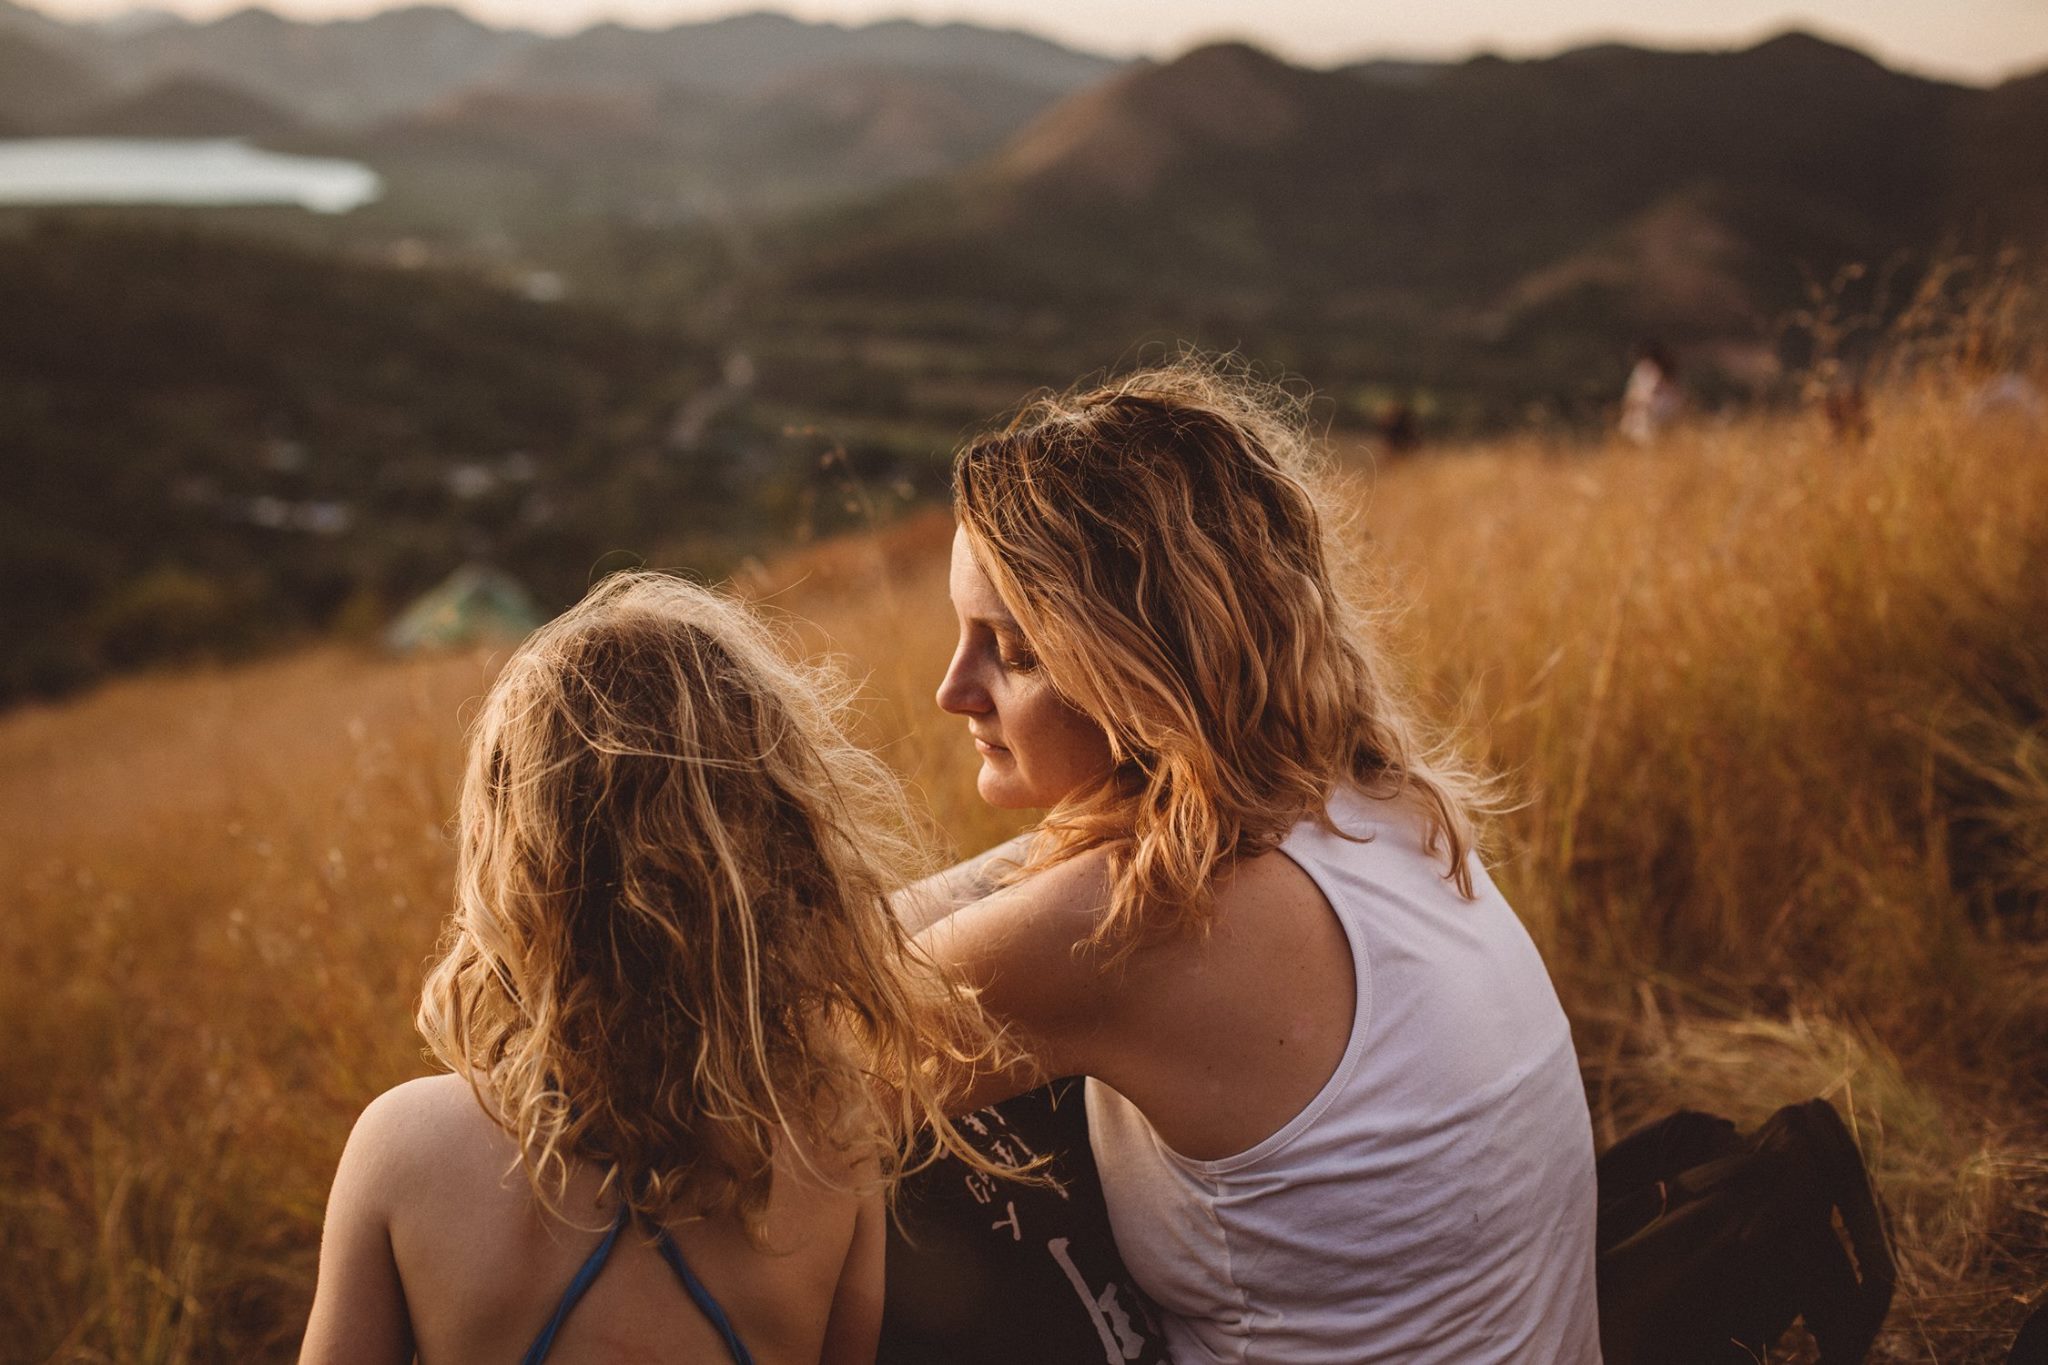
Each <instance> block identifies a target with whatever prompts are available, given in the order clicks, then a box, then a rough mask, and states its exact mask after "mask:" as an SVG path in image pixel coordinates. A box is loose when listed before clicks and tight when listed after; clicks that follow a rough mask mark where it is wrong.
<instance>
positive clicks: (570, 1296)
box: [519, 1208, 694, 1365]
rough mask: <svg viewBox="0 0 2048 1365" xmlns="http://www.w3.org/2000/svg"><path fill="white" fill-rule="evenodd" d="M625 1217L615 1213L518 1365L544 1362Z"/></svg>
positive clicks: (605, 1257) (624, 1213)
mask: <svg viewBox="0 0 2048 1365" xmlns="http://www.w3.org/2000/svg"><path fill="white" fill-rule="evenodd" d="M628 1213H629V1211H628V1210H627V1209H624V1208H621V1209H620V1210H619V1216H618V1217H617V1218H615V1219H613V1220H612V1230H611V1231H610V1232H607V1233H606V1234H605V1235H604V1240H603V1241H602V1242H599V1243H598V1244H597V1250H595V1251H593V1252H591V1253H590V1255H589V1256H588V1257H586V1258H584V1261H583V1268H582V1269H581V1270H579V1271H577V1272H576V1278H575V1279H573V1280H571V1281H569V1287H568V1288H567V1289H566V1290H564V1291H563V1292H562V1301H561V1302H560V1303H559V1304H556V1305H555V1315H554V1316H553V1317H551V1318H549V1319H548V1325H547V1326H546V1327H543V1328H542V1329H541V1333H540V1335H539V1336H537V1337H535V1338H534V1339H533V1345H531V1346H529V1347H527V1348H526V1354H525V1355H524V1356H522V1357H521V1358H520V1361H519V1365H541V1362H542V1361H543V1360H546V1359H547V1356H548V1352H549V1351H550V1350H552V1349H553V1347H554V1344H555V1333H556V1332H559V1331H560V1330H561V1329H562V1323H563V1322H564V1321H566V1320H567V1318H568V1316H569V1310H570V1309H572V1308H574V1307H575V1306H576V1304H577V1301H578V1300H580V1299H581V1298H582V1297H583V1296H584V1295H585V1294H586V1293H588V1292H589V1290H590V1286H591V1284H592V1283H593V1282H595V1281H596V1279H597V1276H598V1272H599V1271H601V1270H603V1269H604V1263H605V1262H606V1261H607V1260H609V1259H610V1258H611V1254H612V1247H613V1246H614V1245H616V1244H617V1242H618V1240H619V1234H620V1233H621V1232H623V1231H624V1230H625V1227H626V1219H627V1217H628ZM692 1292H693V1293H694V1291H692Z"/></svg>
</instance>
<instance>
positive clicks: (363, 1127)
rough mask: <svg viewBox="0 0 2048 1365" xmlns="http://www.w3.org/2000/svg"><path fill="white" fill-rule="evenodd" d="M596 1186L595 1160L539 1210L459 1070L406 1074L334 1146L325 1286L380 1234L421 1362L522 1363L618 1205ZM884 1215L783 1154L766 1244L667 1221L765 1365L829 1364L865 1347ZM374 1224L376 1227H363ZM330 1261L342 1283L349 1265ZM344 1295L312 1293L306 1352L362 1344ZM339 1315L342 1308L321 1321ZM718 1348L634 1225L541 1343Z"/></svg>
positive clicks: (591, 1348) (841, 1174) (875, 1327)
mask: <svg viewBox="0 0 2048 1365" xmlns="http://www.w3.org/2000/svg"><path fill="white" fill-rule="evenodd" d="M823 1174H824V1175H825V1176H826V1177H827V1180H830V1181H837V1182H840V1183H844V1182H846V1180H847V1178H848V1176H849V1175H850V1172H848V1171H845V1170H834V1169H832V1168H830V1167H825V1169H824V1171H823ZM597 1185H598V1179H597V1176H596V1174H595V1172H593V1171H589V1170H583V1171H578V1172H576V1173H575V1174H574V1175H573V1176H572V1178H571V1181H570V1186H569V1191H568V1197H567V1198H566V1199H565V1201H564V1204H565V1207H566V1208H568V1209H570V1210H572V1211H578V1212H574V1213H572V1217H573V1218H574V1220H575V1223H576V1224H577V1225H571V1224H570V1223H565V1222H563V1221H560V1220H558V1219H556V1218H554V1217H552V1216H550V1215H549V1214H547V1213H546V1212H545V1211H544V1210H542V1209H541V1207H540V1206H539V1204H538V1203H537V1201H536V1200H535V1199H534V1196H533V1194H532V1192H531V1189H530V1188H529V1186H528V1185H527V1182H526V1177H525V1175H524V1173H523V1171H521V1170H520V1168H519V1165H518V1151H517V1148H516V1146H515V1145H514V1143H513V1141H512V1139H511V1138H510V1137H509V1136H508V1135H507V1134H505V1133H504V1132H503V1131H502V1130H501V1129H499V1128H498V1127H497V1126H496V1125H495V1124H494V1123H493V1122H492V1121H491V1120H490V1118H489V1117H487V1116H486V1115H485V1114H484V1113H483V1111H482V1109H481V1107H480V1106H479V1105H478V1103H477V1100H476V1097H475V1096H474V1095H473V1094H472V1093H471V1092H470V1089H469V1087H468V1086H467V1085H466V1084H465V1083H464V1082H463V1081H461V1080H460V1079H459V1078H457V1077H454V1076H435V1077H430V1078H427V1079H424V1080H419V1081H413V1082H410V1083H408V1084H406V1085H403V1086H400V1087H398V1088H397V1089H395V1090H393V1091H391V1092H389V1093H388V1094H386V1095H385V1096H383V1097H382V1098H381V1099H379V1100H378V1101H377V1102H376V1103H375V1104H373V1105H372V1106H371V1107H370V1109H369V1110H368V1111H366V1112H365V1114H364V1116H363V1119H362V1121H361V1122H360V1123H359V1124H358V1125H357V1129H356V1133H355V1134H354V1135H353V1136H352V1137H351V1138H350V1140H349V1151H348V1152H347V1153H345V1154H344V1156H343V1160H342V1170H341V1172H340V1174H338V1175H337V1176H336V1180H335V1194H334V1197H333V1200H332V1201H331V1203H330V1207H329V1212H328V1219H329V1230H328V1235H327V1242H326V1243H323V1246H322V1253H321V1259H322V1265H321V1286H322V1297H323V1299H324V1298H325V1297H326V1293H327V1290H328V1288H329V1285H330V1283H331V1281H330V1269H331V1267H330V1259H331V1258H338V1257H342V1256H346V1255H348V1254H350V1248H349V1246H348V1245H347V1244H348V1243H350V1242H355V1243H362V1244H369V1245H371V1246H374V1244H375V1243H376V1242H377V1241H379V1240H381V1241H383V1242H384V1244H385V1245H386V1246H387V1247H388V1257H389V1261H390V1265H391V1270H392V1273H393V1274H394V1276H395V1279H396V1282H397V1286H398V1288H399V1290H400V1302H399V1305H398V1306H399V1309H400V1311H401V1312H402V1314H403V1316H404V1318H405V1319H406V1322H407V1323H408V1324H409V1330H410V1334H411V1338H412V1344H413V1349H414V1350H415V1351H416V1352H417V1355H418V1359H419V1360H420V1362H421V1365H448V1363H450V1362H466V1361H504V1362H514V1361H518V1360H519V1359H520V1358H521V1357H522V1355H523V1354H524V1353H525V1352H526V1350H527V1348H528V1347H529V1346H530V1345H531V1344H532V1342H533V1341H534V1339H535V1337H536V1336H538V1335H539V1333H540V1332H541V1330H542V1329H543V1327H544V1326H545V1325H546V1324H547V1322H548V1320H549V1318H550V1317H551V1316H552V1315H553V1313H554V1311H555V1308H556V1305H557V1304H558V1303H559V1302H560V1301H561V1299H562V1296H563V1293H564V1291H565V1290H566V1289H567V1288H568V1286H569V1284H570V1282H571V1281H572V1280H574V1279H575V1277H576V1274H577V1271H578V1270H579V1269H580V1268H581V1267H582V1265H583V1263H584V1261H585V1259H586V1258H587V1257H589V1255H590V1253H591V1251H592V1250H593V1249H594V1248H595V1247H596V1246H597V1245H598V1244H599V1243H600V1242H601V1241H602V1240H603V1238H604V1234H605V1232H606V1231H607V1230H608V1229H609V1227H610V1224H611V1221H612V1217H613V1213H612V1209H611V1207H609V1206H600V1205H599V1203H598V1202H597ZM881 1219H882V1213H881V1210H880V1208H879V1207H878V1200H875V1199H869V1200H866V1201H863V1200H861V1199H859V1198H857V1197H856V1196H854V1195H852V1194H849V1193H847V1192H846V1191H845V1190H843V1189H838V1188H834V1187H833V1185H832V1184H830V1183H827V1182H826V1180H821V1179H820V1178H819V1176H818V1175H815V1174H813V1173H811V1172H809V1171H806V1170H805V1169H804V1168H803V1166H802V1163H800V1162H799V1161H797V1160H795V1159H794V1157H793V1156H792V1155H789V1154H784V1155H782V1156H779V1157H778V1160H777V1164H776V1171H775V1178H774V1185H773V1191H772V1193H771V1195H770V1200H769V1209H768V1217H767V1224H766V1235H767V1244H768V1246H767V1249H766V1250H765V1251H764V1250H761V1249H757V1248H756V1247H755V1246H754V1245H753V1244H751V1243H750V1242H749V1241H748V1238H747V1236H746V1233H745V1230H744V1229H743V1227H742V1226H741V1225H740V1222H739V1220H738V1219H737V1218H736V1217H723V1218H715V1219H705V1220H698V1221H692V1222H684V1223H678V1224H675V1225H673V1226H671V1227H670V1228H669V1229H668V1231H669V1233H670V1235H671V1237H672V1238H673V1239H674V1241H675V1243H676V1245H677V1247H678V1248H679V1249H680V1251H681V1252H682V1255H683V1258H684V1260H685V1261H687V1262H688V1264H689V1266H690V1268H691V1270H692V1271H693V1272H694V1273H695V1274H696V1276H697V1278H698V1279H699V1280H700V1281H702V1283H703V1285H704V1287H705V1288H706V1289H708V1290H709V1291H710V1293H711V1295H712V1297H713V1298H714V1299H716V1300H717V1302H718V1303H719V1304H720V1305H721V1306H722V1307H723V1308H724V1310H725V1312H726V1314H727V1316H728V1317H729V1318H730V1320H731V1323H732V1325H733V1328H734V1330H735V1331H736V1333H737V1335H738V1336H739V1339H740V1340H741V1341H742V1342H744V1343H745V1344H746V1347H747V1349H748V1351H749V1352H750V1353H751V1355H752V1356H753V1358H754V1360H755V1361H757V1362H759V1363H760V1365H797V1362H803V1365H810V1363H811V1362H816V1361H829V1362H833V1363H834V1365H837V1363H838V1362H841V1361H867V1360H871V1359H872V1358H873V1352H874V1345H875V1338H876V1334H877V1333H878V1331H879V1328H880V1311H881V1310H880V1305H881V1291H882V1285H881V1270H882V1240H881V1239H882V1222H881ZM337 1220H341V1225H340V1226H337ZM378 1222H381V1224H382V1230H383V1237H382V1238H381V1239H380V1238H377V1237H375V1236H373V1235H366V1234H371V1233H373V1232H374V1230H375V1229H374V1226H373V1225H374V1224H376V1223H378ZM364 1224H368V1225H372V1226H359V1225H364ZM330 1244H334V1245H330ZM342 1271H343V1273H342V1275H341V1277H340V1282H341V1284H343V1285H344V1286H345V1285H347V1284H348V1283H349V1282H350V1279H351V1277H350V1276H349V1275H348V1274H347V1270H346V1267H343V1268H342ZM340 1297H342V1298H344V1299H347V1300H348V1306H347V1307H346V1308H342V1307H340V1306H339V1305H336V1306H335V1307H334V1308H333V1309H332V1310H331V1311H328V1312H326V1313H324V1314H323V1308H324V1307H327V1305H324V1304H323V1303H321V1302H316V1303H315V1305H314V1312H313V1318H312V1321H311V1323H310V1324H309V1325H308V1329H307V1338H306V1341H307V1348H306V1355H305V1357H303V1359H305V1360H307V1361H312V1360H316V1359H318V1360H330V1359H337V1360H338V1359H344V1358H345V1359H351V1360H361V1359H365V1358H367V1357H366V1356H365V1355H364V1354H362V1353H361V1352H360V1351H358V1350H357V1349H356V1344H357V1343H355V1342H353V1341H352V1340H351V1338H352V1337H353V1336H354V1335H355V1331H356V1328H357V1327H358V1326H367V1325H368V1324H365V1323H363V1322H361V1321H360V1319H358V1318H357V1316H356V1315H357V1314H358V1313H360V1312H361V1311H362V1308H363V1300H362V1298H361V1296H359V1295H356V1296H352V1295H347V1294H345V1293H344V1294H342V1295H341V1296H340ZM340 1316H346V1318H347V1320H345V1321H337V1320H333V1319H336V1318H337V1317H340ZM330 1343H331V1344H332V1346H333V1348H334V1349H333V1350H332V1351H331V1352H328V1348H329V1345H330ZM323 1352H328V1353H325V1354H323ZM724 1358H726V1350H725V1347H724V1345H723V1343H722V1342H721V1339H720V1337H719V1335H718V1333H717V1331H716V1329H715V1328H714V1327H713V1326H712V1324H711V1323H710V1321H709V1320H708V1319H707V1318H706V1316H705V1314H704V1313H703V1311H702V1310H700V1309H699V1308H698V1307H697V1305H696V1304H695V1303H693V1302H692V1301H691V1299H690V1297H689V1295H688V1294H687V1293H686V1291H685V1290H684V1288H683V1286H682V1285H681V1283H679V1281H678V1279H677V1277H676V1275H675V1273H674V1272H673V1271H672V1270H671V1269H670V1267H669V1266H668V1264H667V1263H666V1262H665V1261H664V1260H663V1259H662V1257H661V1255H660V1253H659V1252H658V1250H657V1249H656V1247H655V1245H654V1244H653V1241H652V1238H651V1237H650V1236H649V1235H648V1234H647V1233H646V1232H645V1231H642V1230H636V1229H632V1228H628V1229H627V1231H626V1232H625V1233H623V1234H622V1235H621V1236H620V1238H619V1240H618V1242H617V1244H616V1245H615V1247H614V1248H613V1250H612V1254H611V1256H610V1258H609V1260H608V1261H607V1262H606V1264H605V1267H604V1269H603V1271H602V1273H600V1274H599V1275H598V1276H597V1278H596V1280H595V1281H594V1282H593V1283H592V1285H591V1287H590V1289H589V1291H588V1292H587V1294H586V1295H585V1296H584V1298H583V1299H582V1301H581V1302H580V1303H579V1304H578V1306H577V1307H576V1308H575V1310H574V1311H573V1312H572V1313H570V1314H569V1315H568V1317H567V1319H566V1320H565V1321H564V1323H563V1325H562V1326H561V1328H560V1330H559V1332H558V1333H557V1335H556V1337H555V1341H554V1346H553V1349H552V1350H551V1351H550V1352H549V1354H548V1360H549V1362H550V1365H586V1363H589V1365H595V1363H596V1362H607V1363H608V1365H609V1363H614V1362H622V1361H633V1362H649V1363H650V1365H653V1363H655V1362H669V1361H674V1362H692V1363H693V1365H701V1362H706V1361H712V1360H720V1359H724Z"/></svg>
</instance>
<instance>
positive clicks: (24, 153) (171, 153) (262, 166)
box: [0, 137, 383, 213]
mask: <svg viewBox="0 0 2048 1365" xmlns="http://www.w3.org/2000/svg"><path fill="white" fill-rule="evenodd" d="M382 192H383V183H382V182H381V181H380V180H379V179H378V177H377V173H376V172H375V171H373V170H371V169H370V168H369V167H368V166H364V165H360V164H358V163H356V162H354V161H342V160H338V159H334V158H329V157H315V156H287V155H285V154H283V153H280V152H266V151H263V150H262V149H260V148H257V147H251V146H249V145H248V144H247V143H244V142H239V141H235V140H233V139H226V138H209V139H206V140H203V141H192V140H175V139H161V138H158V139H142V138H82V137H54V138H22V139H0V204H195V205H197V204H209V205H219V204H297V205H299V206H300V207H302V208H306V209H310V210H312V211H313V212H315V213H347V212H348V211H349V210H351V209H355V208H360V207H361V206H362V205H364V204H367V203H369V202H370V201H371V200H373V199H375V198H376V197H377V196H378V195H379V194H381V193H382Z"/></svg>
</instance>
